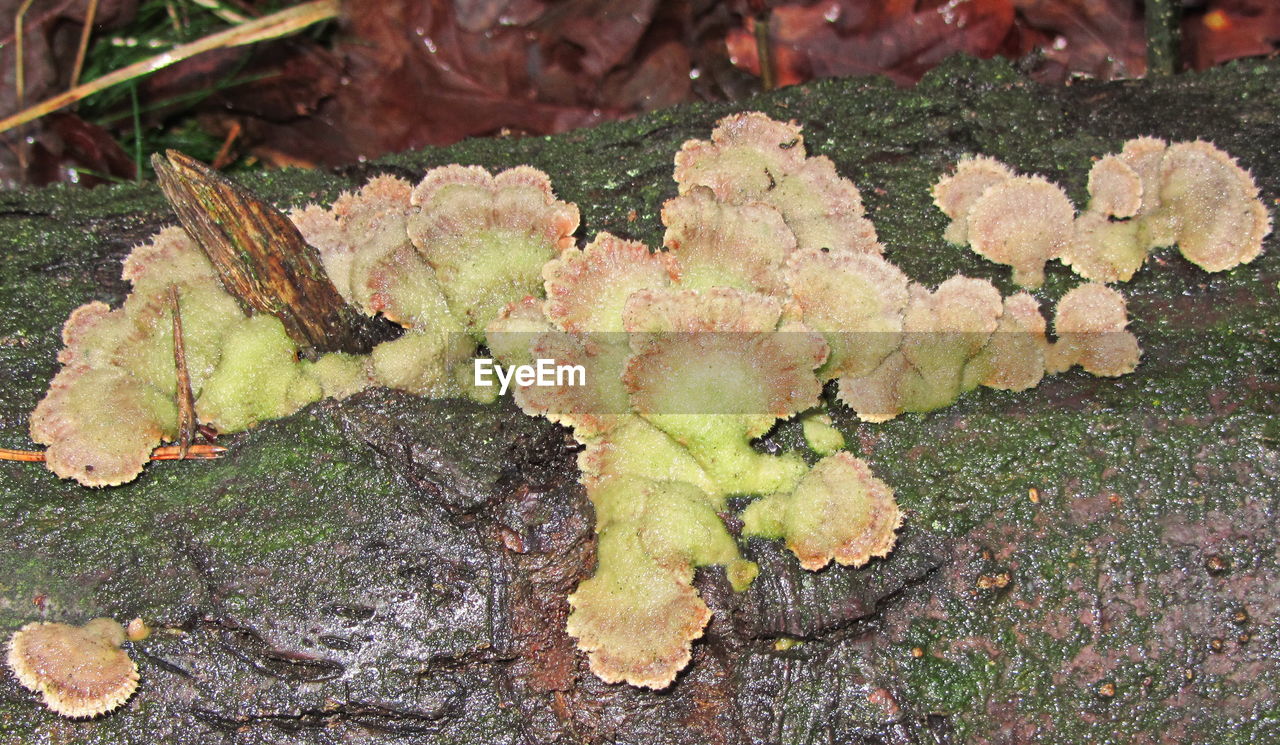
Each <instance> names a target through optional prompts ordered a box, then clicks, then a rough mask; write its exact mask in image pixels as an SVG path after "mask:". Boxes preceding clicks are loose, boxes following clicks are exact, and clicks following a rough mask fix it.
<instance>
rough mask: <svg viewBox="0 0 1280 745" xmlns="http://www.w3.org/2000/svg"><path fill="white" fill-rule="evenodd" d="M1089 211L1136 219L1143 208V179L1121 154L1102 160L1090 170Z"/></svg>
mask: <svg viewBox="0 0 1280 745" xmlns="http://www.w3.org/2000/svg"><path fill="white" fill-rule="evenodd" d="M1088 189H1089V210H1090V211H1093V212H1101V213H1102V214H1104V215H1107V216H1108V217H1133V216H1134V215H1136V214H1138V210H1140V209H1142V178H1141V177H1140V176H1139V175H1138V172H1137V171H1135V170H1133V168H1131V167H1130V166H1129V164H1128V163H1126V162H1125V161H1124V159H1123V158H1121V157H1120V156H1118V155H1107V156H1105V157H1103V158H1100V159H1099V160H1098V162H1097V163H1094V164H1093V167H1092V168H1090V169H1089V186H1088Z"/></svg>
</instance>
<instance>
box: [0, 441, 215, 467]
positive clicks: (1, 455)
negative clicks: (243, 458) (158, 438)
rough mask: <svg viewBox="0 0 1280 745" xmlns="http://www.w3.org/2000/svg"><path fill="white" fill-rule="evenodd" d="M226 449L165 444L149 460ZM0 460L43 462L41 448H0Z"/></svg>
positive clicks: (194, 456)
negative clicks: (183, 451)
mask: <svg viewBox="0 0 1280 745" xmlns="http://www.w3.org/2000/svg"><path fill="white" fill-rule="evenodd" d="M226 452H227V449H226V448H224V447H222V446H221V445H192V446H191V447H189V448H187V452H186V454H183V453H182V449H181V448H180V447H179V446H177V445H165V446H163V447H158V448H156V449H155V450H152V451H151V460H209V459H211V458H221V457H222V456H223V455H224V454H225V453H226ZM0 460H12V461H21V462H23V463H43V462H44V451H43V450H12V449H10V448H0Z"/></svg>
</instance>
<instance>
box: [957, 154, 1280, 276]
mask: <svg viewBox="0 0 1280 745" xmlns="http://www.w3.org/2000/svg"><path fill="white" fill-rule="evenodd" d="M1088 191H1089V205H1088V207H1087V208H1086V209H1085V210H1084V211H1083V212H1082V213H1080V214H1079V215H1076V214H1075V212H1074V208H1073V207H1072V206H1071V203H1070V201H1068V200H1067V197H1066V194H1065V193H1064V192H1063V191H1062V189H1061V188H1059V187H1057V186H1055V185H1053V184H1051V183H1049V182H1048V181H1046V180H1044V179H1042V178H1039V177H1025V176H1017V175H1015V174H1014V172H1013V170H1012V169H1010V168H1009V167H1008V166H1006V165H1004V164H1002V163H999V162H997V161H994V160H992V159H990V158H984V157H978V158H966V159H962V160H961V161H960V162H959V163H958V164H957V166H956V170H955V173H953V174H951V175H948V176H944V177H943V178H942V179H940V180H939V181H938V182H937V183H936V184H935V185H934V187H933V194H934V203H935V204H936V205H937V206H938V208H939V209H941V210H942V211H943V212H944V213H945V214H946V215H947V216H948V217H950V218H951V223H950V224H949V225H948V226H947V229H946V232H945V233H944V237H945V238H946V239H947V240H948V241H950V242H952V243H956V244H960V245H963V244H968V245H969V247H970V248H972V249H973V250H974V252H976V253H978V254H979V255H981V256H983V257H985V258H987V259H990V260H991V261H994V262H996V263H999V264H1008V265H1009V266H1011V267H1013V281H1014V282H1016V283H1017V284H1019V285H1022V286H1023V287H1029V288H1036V287H1039V286H1040V284H1041V283H1042V282H1043V281H1044V264H1045V263H1046V262H1047V261H1049V260H1050V259H1055V258H1056V259H1060V260H1061V261H1062V263H1064V264H1066V265H1068V266H1070V267H1071V269H1072V270H1073V271H1075V273H1076V274H1078V275H1080V276H1081V277H1084V278H1085V279H1088V280H1092V281H1095V282H1127V281H1129V279H1130V278H1131V277H1133V274H1134V272H1136V271H1137V270H1138V269H1139V268H1141V266H1142V264H1143V263H1144V262H1145V261H1146V258H1147V254H1148V252H1150V251H1151V250H1152V249H1154V248H1159V247H1163V246H1172V245H1174V244H1177V246H1178V250H1179V251H1181V253H1182V255H1183V256H1184V257H1186V259H1187V260H1188V261H1190V262H1191V263H1193V264H1195V265H1196V266H1198V267H1200V268H1201V269H1203V270H1205V271H1207V272H1220V271H1224V270H1227V269H1231V268H1233V267H1236V266H1239V265H1240V264H1247V263H1249V262H1250V261H1253V259H1255V258H1256V257H1257V256H1258V254H1259V253H1261V252H1262V239H1263V238H1264V237H1265V236H1266V235H1267V234H1268V233H1269V232H1270V231H1271V216H1270V214H1269V213H1268V212H1267V209H1266V207H1265V206H1264V205H1263V204H1262V201H1261V200H1260V199H1259V198H1258V187H1257V185H1256V184H1255V183H1254V181H1253V176H1252V175H1250V174H1249V172H1248V171H1246V170H1245V169H1243V168H1241V167H1240V165H1239V164H1238V163H1236V161H1235V159H1233V158H1232V157H1231V156H1229V155H1227V154H1226V153H1224V152H1223V151H1222V150H1219V149H1218V148H1216V147H1214V146H1213V145H1212V144H1210V143H1208V142H1203V141H1199V140H1197V141H1195V142H1178V143H1174V144H1172V145H1168V144H1166V143H1165V142H1164V141H1163V140H1158V139H1155V138H1153V137H1140V138H1137V139H1134V140H1129V141H1128V142H1126V143H1125V144H1124V147H1123V148H1122V150H1121V151H1120V153H1118V154H1113V155H1107V156H1104V157H1102V158H1100V159H1099V160H1098V161H1097V162H1095V163H1094V164H1093V167H1092V168H1091V169H1090V171H1089V181H1088Z"/></svg>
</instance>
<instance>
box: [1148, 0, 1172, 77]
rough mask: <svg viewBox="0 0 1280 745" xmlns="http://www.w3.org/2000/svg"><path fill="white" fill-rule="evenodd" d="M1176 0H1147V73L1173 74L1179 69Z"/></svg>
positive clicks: (1149, 74)
mask: <svg viewBox="0 0 1280 745" xmlns="http://www.w3.org/2000/svg"><path fill="white" fill-rule="evenodd" d="M1180 11H1181V8H1180V7H1179V4H1178V3H1177V2H1174V0H1146V2H1145V3H1144V13H1145V14H1146V21H1147V75H1148V76H1151V75H1172V74H1174V73H1175V72H1177V71H1178V43H1179V40H1178V37H1179V28H1178V21H1179V18H1178V16H1179V15H1180Z"/></svg>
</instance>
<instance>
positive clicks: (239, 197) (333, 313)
mask: <svg viewBox="0 0 1280 745" xmlns="http://www.w3.org/2000/svg"><path fill="white" fill-rule="evenodd" d="M151 163H152V165H153V166H154V167H155V171H156V177H157V180H158V181H159V182H160V189H161V190H162V191H163V192H164V195H165V198H167V199H168V200H169V204H170V205H171V206H172V207H173V210H174V212H176V213H177V215H178V220H179V221H180V222H181V223H182V227H183V228H185V229H186V231H187V233H188V234H190V235H191V237H192V238H193V239H194V240H195V241H196V243H197V244H199V246H200V248H201V250H203V251H204V253H205V254H206V255H207V256H208V257H209V260H210V261H211V262H212V263H213V265H214V267H215V268H216V269H217V271H218V276H219V278H220V279H221V281H222V286H223V288H224V289H226V291H227V292H228V293H230V294H231V295H232V296H233V297H235V298H236V300H237V301H238V302H239V303H240V306H241V308H243V309H244V310H245V312H247V313H254V312H262V313H270V314H272V315H274V316H275V317H277V318H279V319H280V320H281V322H283V323H284V328H285V331H286V332H288V334H289V337H290V338H291V339H293V341H294V342H295V343H296V344H297V345H298V348H299V351H300V352H301V353H302V355H303V356H305V357H307V358H308V359H315V358H316V357H317V356H319V355H320V354H323V353H325V352H349V353H352V354H363V353H366V352H368V351H369V350H370V349H372V347H373V344H374V342H375V341H377V338H376V336H377V334H376V324H374V323H373V322H372V321H371V320H370V319H367V318H366V317H365V316H363V315H361V314H360V313H359V311H357V310H356V309H355V308H352V307H351V306H349V305H348V304H347V302H346V301H345V300H343V299H342V296H341V295H339V294H338V290H337V288H335V287H334V286H333V282H331V281H330V280H329V277H328V275H326V274H325V271H324V266H323V264H322V263H321V261H320V253H319V252H318V251H317V250H316V249H315V248H314V247H312V246H311V245H309V244H308V243H307V242H306V240H305V239H303V237H302V234H301V233H299V232H298V229H297V227H295V226H294V224H293V222H292V221H291V220H290V219H289V218H288V217H287V216H285V215H284V214H283V213H282V212H280V211H279V210H277V209H276V208H275V207H274V206H272V205H271V204H269V203H267V202H266V201H265V200H263V199H262V198H260V197H258V196H257V195H255V194H253V193H252V192H250V191H249V190H248V189H245V188H244V187H242V186H240V185H238V184H236V183H234V182H232V181H231V180H229V179H227V178H226V177H224V176H222V175H221V174H219V173H218V172H216V171H214V170H212V169H211V168H209V167H208V166H206V165H205V164H203V163H201V162H200V161H198V160H196V159H195V158H192V157H190V156H187V155H183V154H182V153H180V152H177V151H175V150H169V151H168V153H167V157H165V156H161V155H160V154H159V153H157V154H155V155H153V156H152V158H151Z"/></svg>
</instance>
